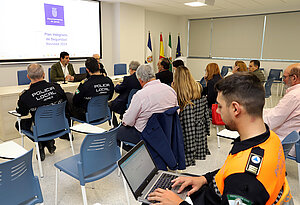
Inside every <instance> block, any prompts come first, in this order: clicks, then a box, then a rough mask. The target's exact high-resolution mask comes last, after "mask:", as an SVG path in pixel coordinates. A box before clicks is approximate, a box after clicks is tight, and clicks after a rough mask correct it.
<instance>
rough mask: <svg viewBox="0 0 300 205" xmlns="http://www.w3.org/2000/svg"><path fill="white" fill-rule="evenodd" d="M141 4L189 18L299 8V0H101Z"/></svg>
mask: <svg viewBox="0 0 300 205" xmlns="http://www.w3.org/2000/svg"><path fill="white" fill-rule="evenodd" d="M102 1H105V2H122V3H127V4H132V5H136V6H141V7H144V8H146V9H147V10H151V11H157V12H162V13H168V14H173V15H184V16H188V17H189V18H203V17H217V16H233V15H248V14H258V13H273V12H283V11H295V10H300V0H215V4H214V6H203V7H196V8H195V7H189V6H185V5H184V3H186V2H192V1H194V0H102Z"/></svg>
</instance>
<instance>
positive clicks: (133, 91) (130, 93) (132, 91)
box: [126, 89, 138, 108]
mask: <svg viewBox="0 0 300 205" xmlns="http://www.w3.org/2000/svg"><path fill="white" fill-rule="evenodd" d="M137 91H138V89H132V90H131V91H130V92H129V95H128V101H127V105H126V106H127V108H129V105H130V103H131V100H132V97H133V95H134V94H135V93H136V92H137Z"/></svg>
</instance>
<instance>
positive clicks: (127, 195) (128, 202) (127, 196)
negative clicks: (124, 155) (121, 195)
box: [122, 174, 130, 205]
mask: <svg viewBox="0 0 300 205" xmlns="http://www.w3.org/2000/svg"><path fill="white" fill-rule="evenodd" d="M122 180H123V184H124V189H125V194H126V200H127V204H128V205H130V201H129V194H128V189H127V185H126V180H125V178H124V176H123V174H122Z"/></svg>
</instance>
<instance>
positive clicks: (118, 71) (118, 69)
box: [114, 63, 127, 75]
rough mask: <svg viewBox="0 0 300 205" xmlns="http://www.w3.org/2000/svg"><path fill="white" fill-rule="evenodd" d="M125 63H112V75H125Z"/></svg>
mask: <svg viewBox="0 0 300 205" xmlns="http://www.w3.org/2000/svg"><path fill="white" fill-rule="evenodd" d="M126 74H127V65H126V64H125V63H117V64H114V75H126Z"/></svg>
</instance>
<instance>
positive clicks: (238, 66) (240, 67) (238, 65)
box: [232, 61, 248, 73]
mask: <svg viewBox="0 0 300 205" xmlns="http://www.w3.org/2000/svg"><path fill="white" fill-rule="evenodd" d="M234 65H235V66H234V68H233V69H232V73H236V72H245V71H248V68H247V65H246V63H245V62H244V61H235V63H234Z"/></svg>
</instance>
